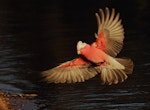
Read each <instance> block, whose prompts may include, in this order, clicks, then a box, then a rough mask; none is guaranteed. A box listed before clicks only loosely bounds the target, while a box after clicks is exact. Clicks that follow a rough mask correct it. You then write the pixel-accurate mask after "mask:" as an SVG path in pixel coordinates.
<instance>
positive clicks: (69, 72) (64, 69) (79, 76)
mask: <svg viewBox="0 0 150 110" xmlns="http://www.w3.org/2000/svg"><path fill="white" fill-rule="evenodd" d="M96 74H97V72H96V70H95V69H94V68H93V67H92V66H91V64H90V62H88V61H85V60H84V59H82V58H80V57H79V58H76V59H73V60H71V61H67V62H65V63H62V64H60V65H59V66H57V67H54V68H52V69H50V70H46V71H43V72H42V76H43V80H44V81H46V82H48V83H76V82H84V81H85V80H88V79H90V78H92V77H94V76H95V75H96Z"/></svg>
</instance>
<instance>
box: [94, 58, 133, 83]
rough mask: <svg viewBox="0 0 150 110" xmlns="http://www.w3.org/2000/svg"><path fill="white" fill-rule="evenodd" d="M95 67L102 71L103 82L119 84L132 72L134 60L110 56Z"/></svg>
mask: <svg viewBox="0 0 150 110" xmlns="http://www.w3.org/2000/svg"><path fill="white" fill-rule="evenodd" d="M95 69H96V70H97V71H98V72H100V73H101V81H102V84H108V85H111V84H117V83H121V82H124V80H126V79H127V77H128V76H127V74H131V73H132V71H133V62H132V60H131V59H126V58H123V59H122V58H113V57H111V56H108V60H107V61H106V62H105V63H104V64H101V65H100V66H97V67H95Z"/></svg>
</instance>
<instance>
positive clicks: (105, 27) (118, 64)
mask: <svg viewBox="0 0 150 110" xmlns="http://www.w3.org/2000/svg"><path fill="white" fill-rule="evenodd" d="M95 15H96V18H97V24H98V32H97V33H95V37H96V41H95V42H93V43H92V44H91V45H89V44H87V43H84V42H82V41H79V42H78V43H77V53H78V54H79V57H78V58H75V59H73V60H71V61H67V62H65V63H62V64H60V65H59V66H57V67H54V68H52V69H50V70H46V71H43V72H42V73H41V74H42V76H43V80H44V81H46V82H48V83H75V82H84V81H85V80H88V79H90V78H93V77H95V76H96V75H97V74H98V73H100V77H101V78H100V79H101V82H102V84H109V85H111V84H117V83H119V82H123V81H124V80H125V79H127V74H131V73H132V71H133V62H132V60H131V59H127V58H115V57H116V56H117V54H118V53H119V52H120V51H121V49H122V47H123V40H124V28H123V26H122V24H121V19H120V18H119V17H120V15H119V13H118V14H117V15H116V14H115V10H114V9H112V11H111V12H110V11H109V9H108V8H105V11H103V10H102V9H100V10H99V14H98V13H96V14H95Z"/></svg>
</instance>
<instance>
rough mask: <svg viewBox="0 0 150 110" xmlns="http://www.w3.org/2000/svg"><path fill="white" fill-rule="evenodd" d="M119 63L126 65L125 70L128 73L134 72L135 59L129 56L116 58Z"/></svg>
mask: <svg viewBox="0 0 150 110" xmlns="http://www.w3.org/2000/svg"><path fill="white" fill-rule="evenodd" d="M115 59H116V60H117V61H118V62H119V63H121V64H122V65H124V66H125V70H124V71H125V72H126V74H132V72H133V67H134V64H133V61H132V60H131V59H129V58H115Z"/></svg>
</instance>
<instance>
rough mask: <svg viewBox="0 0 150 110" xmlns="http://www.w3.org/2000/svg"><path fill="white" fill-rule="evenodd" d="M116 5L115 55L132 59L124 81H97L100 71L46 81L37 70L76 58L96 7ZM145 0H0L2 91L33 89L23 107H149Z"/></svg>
mask: <svg viewBox="0 0 150 110" xmlns="http://www.w3.org/2000/svg"><path fill="white" fill-rule="evenodd" d="M105 7H109V8H115V10H116V12H120V14H121V19H122V23H123V26H124V28H125V40H124V48H123V50H122V51H121V53H120V54H119V57H129V58H132V60H133V61H134V64H135V67H134V72H133V74H132V75H130V76H129V78H128V79H127V80H126V81H125V82H124V83H123V84H118V85H112V86H102V85H100V81H99V76H96V77H95V78H93V79H91V80H88V81H86V82H85V83H77V84H46V83H41V82H40V72H41V71H44V70H47V69H50V68H52V67H55V66H57V65H58V64H60V63H62V62H64V61H67V60H71V59H73V58H75V57H77V54H76V43H77V41H78V40H82V41H85V42H87V43H91V42H93V41H94V40H95V38H94V33H95V32H96V31H97V24H96V19H95V12H98V9H99V8H102V9H104V8H105ZM149 14H150V11H149V0H84V1H83V0H82V1H81V0H43V1H42V0H0V90H2V91H5V92H9V93H16V94H18V93H37V94H39V97H37V98H35V99H32V100H28V103H26V106H25V107H24V108H22V109H24V110H26V109H28V110H30V109H32V110H37V109H38V110H49V109H62V110H63V109H65V110H66V109H71V110H74V109H81V110H82V109H86V110H91V109H92V110H99V109H102V110H117V109H120V110H126V109H127V110H128V109H130V110H143V109H144V110H146V109H150V106H149V105H150V102H149V100H150V96H149V93H150V91H149V88H150V83H149V76H150V44H149V42H150V36H149V35H150V28H149V27H150V23H149Z"/></svg>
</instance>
